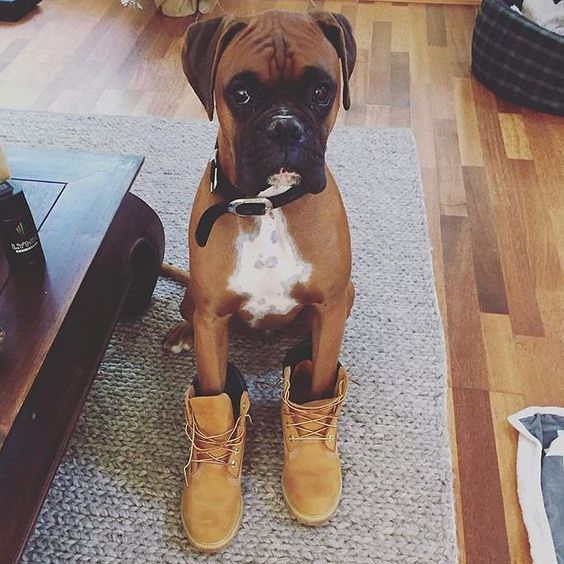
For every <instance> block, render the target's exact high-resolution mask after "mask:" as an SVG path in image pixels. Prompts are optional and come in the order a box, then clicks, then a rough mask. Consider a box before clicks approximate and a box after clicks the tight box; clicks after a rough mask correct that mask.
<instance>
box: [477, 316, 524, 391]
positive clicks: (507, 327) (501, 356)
mask: <svg viewBox="0 0 564 564" xmlns="http://www.w3.org/2000/svg"><path fill="white" fill-rule="evenodd" d="M481 320H482V332H483V336H484V345H485V348H486V358H487V361H488V382H489V389H490V390H491V391H495V392H501V393H508V394H521V395H523V394H524V393H526V390H527V384H526V382H527V379H528V378H529V375H528V374H526V373H525V371H524V370H523V366H522V363H521V362H520V361H519V358H518V356H517V342H516V340H515V337H514V335H513V331H512V330H511V321H510V320H509V317H508V316H507V315H502V314H491V313H486V314H482V316H481Z"/></svg>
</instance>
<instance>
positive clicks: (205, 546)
mask: <svg viewBox="0 0 564 564" xmlns="http://www.w3.org/2000/svg"><path fill="white" fill-rule="evenodd" d="M180 517H181V519H182V526H183V527H184V533H185V534H186V536H187V537H188V540H189V541H190V543H191V544H192V546H194V547H195V548H197V549H198V550H201V551H202V552H218V551H220V550H222V549H224V548H225V547H226V546H227V545H228V544H229V543H230V542H231V541H232V540H233V539H234V538H235V536H236V535H237V533H238V532H239V527H240V526H241V521H242V520H243V499H242V498H241V508H240V509H239V516H238V517H237V523H236V524H235V526H234V527H233V529H232V530H231V531H230V532H229V533H228V534H227V536H225V537H224V538H222V539H221V540H219V541H216V542H211V543H208V542H199V541H197V540H196V539H194V537H192V536H191V535H190V533H189V532H188V527H187V526H186V522H185V521H184V515H183V513H182V512H180Z"/></svg>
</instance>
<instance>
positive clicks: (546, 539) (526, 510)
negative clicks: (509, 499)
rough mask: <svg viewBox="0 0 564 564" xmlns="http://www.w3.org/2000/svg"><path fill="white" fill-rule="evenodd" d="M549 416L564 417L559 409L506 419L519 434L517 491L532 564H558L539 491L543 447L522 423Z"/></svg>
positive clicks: (531, 411) (535, 409)
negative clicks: (543, 415) (524, 420)
mask: <svg viewBox="0 0 564 564" xmlns="http://www.w3.org/2000/svg"><path fill="white" fill-rule="evenodd" d="M542 413H551V414H555V415H561V416H563V417H564V408H561V407H528V408H526V409H523V410H521V411H519V412H518V413H514V414H513V415H511V416H510V417H508V420H509V423H511V425H513V427H515V429H517V431H519V442H518V446H517V489H518V494H519V503H520V505H521V511H522V513H523V521H524V522H525V527H526V528H527V533H528V535H529V543H530V545H531V556H532V558H533V562H534V564H557V561H556V554H555V549H554V543H553V541H552V533H551V530H550V524H549V522H548V517H547V516H546V511H545V508H544V499H543V495H542V487H541V460H542V444H541V443H540V441H539V440H538V439H537V438H536V437H534V436H533V435H531V433H530V432H529V430H528V429H527V428H526V427H525V425H523V423H521V420H522V419H525V418H526V417H532V416H534V415H535V414H542Z"/></svg>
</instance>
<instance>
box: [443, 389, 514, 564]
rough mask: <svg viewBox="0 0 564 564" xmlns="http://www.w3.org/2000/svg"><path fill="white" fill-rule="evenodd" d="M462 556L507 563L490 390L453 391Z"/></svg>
mask: <svg viewBox="0 0 564 564" xmlns="http://www.w3.org/2000/svg"><path fill="white" fill-rule="evenodd" d="M452 397H453V405H454V412H455V421H456V442H457V445H458V469H459V474H460V495H461V498H462V518H463V522H464V547H465V550H466V561H467V562H468V563H470V564H474V563H476V564H477V563H482V562H491V563H496V564H497V563H498V562H499V563H501V562H504V563H505V562H510V555H509V545H508V540H507V532H506V526H505V511H504V505H503V497H502V491H501V483H500V475H499V467H498V463H497V453H496V444H495V435H494V430H493V424H492V412H491V406H490V398H489V392H487V391H485V390H470V389H459V388H454V389H453V391H452Z"/></svg>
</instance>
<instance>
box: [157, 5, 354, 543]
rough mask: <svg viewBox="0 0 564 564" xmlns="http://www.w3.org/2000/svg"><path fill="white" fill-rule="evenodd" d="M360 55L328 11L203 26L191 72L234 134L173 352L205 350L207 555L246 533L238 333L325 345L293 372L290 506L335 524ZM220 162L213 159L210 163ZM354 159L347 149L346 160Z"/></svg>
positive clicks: (208, 181)
mask: <svg viewBox="0 0 564 564" xmlns="http://www.w3.org/2000/svg"><path fill="white" fill-rule="evenodd" d="M355 57H356V45H355V41H354V39H353V36H352V31H351V27H350V24H349V22H348V21H347V20H346V18H344V17H343V16H341V15H338V14H331V13H328V12H323V11H315V12H310V13H307V14H301V13H291V12H284V11H269V12H265V13H262V14H259V15H255V16H249V17H243V18H238V17H233V16H223V17H216V18H213V19H210V20H207V21H202V22H198V23H195V24H193V25H191V26H190V27H189V28H188V30H187V32H186V36H185V39H184V45H183V50H182V64H183V68H184V72H185V74H186V76H187V78H188V81H189V82H190V84H191V86H192V88H193V89H194V91H195V93H196V94H197V96H198V98H199V99H200V101H201V102H202V104H203V105H204V107H205V109H206V111H207V114H208V116H209V118H210V120H211V119H213V115H214V108H215V111H216V112H217V117H218V120H219V133H218V136H217V143H216V147H215V150H214V151H213V156H212V158H211V159H210V162H209V163H208V166H207V168H206V170H205V172H204V175H203V178H202V181H201V183H200V185H199V188H198V191H197V194H196V198H195V201H194V205H193V207H192V213H191V218H190V225H189V230H188V242H189V253H190V274H189V275H188V274H187V273H184V274H180V275H179V272H180V271H179V270H178V269H175V268H174V267H165V272H166V273H167V274H169V275H172V276H173V277H176V278H179V279H181V280H182V281H183V282H185V283H186V285H187V289H186V294H185V297H184V300H183V302H182V305H181V313H182V316H183V317H184V319H185V321H184V322H182V323H180V324H179V325H177V326H176V327H174V328H173V329H172V330H171V331H170V332H169V334H168V335H167V337H166V338H165V341H164V346H165V348H167V349H170V350H172V351H174V352H180V351H181V350H183V349H188V348H190V347H191V346H192V344H193V345H194V347H195V354H196V367H197V376H196V378H195V379H194V382H193V383H192V385H191V386H190V388H189V389H188V392H187V394H186V418H187V424H186V431H187V434H188V436H189V438H190V445H191V446H190V455H189V460H188V464H187V465H186V467H185V482H186V483H185V487H184V491H183V496H182V511H181V515H182V520H183V524H184V528H185V531H186V534H187V535H188V538H189V539H190V541H191V542H192V543H193V544H194V545H195V546H196V547H197V548H199V549H201V550H205V551H215V550H219V549H221V548H223V547H224V546H225V545H226V544H227V543H228V542H229V541H230V540H231V539H232V538H233V537H234V536H235V534H236V532H237V530H238V527H239V524H240V522H241V517H242V512H243V501H242V496H241V468H242V458H243V450H244V443H245V432H246V417H247V414H248V410H249V395H248V392H247V389H246V386H245V383H244V379H243V377H242V376H241V374H240V373H239V371H238V370H237V368H236V367H235V366H234V365H232V364H230V363H228V362H227V353H228V341H229V330H230V326H232V325H233V323H234V322H235V321H236V320H238V321H239V323H241V322H242V323H243V324H245V325H247V326H250V327H252V328H254V329H269V330H270V329H274V328H280V327H284V326H287V325H289V324H291V323H292V324H294V325H296V326H299V327H302V328H305V329H306V330H307V332H308V333H309V334H310V338H309V339H308V341H306V342H305V343H304V344H302V345H300V346H298V347H295V348H294V349H292V350H291V351H290V352H289V353H288V354H287V355H286V359H285V361H284V366H283V374H282V381H283V392H282V402H281V404H282V427H283V435H284V447H285V448H284V450H285V459H284V473H283V477H282V491H283V494H284V498H285V500H286V503H287V505H288V508H289V510H290V512H291V513H292V514H293V515H294V517H296V518H297V519H298V520H299V521H301V522H302V523H305V524H307V525H320V524H322V523H324V522H326V521H327V520H328V519H329V518H330V517H331V516H332V515H333V513H334V512H335V510H336V508H337V505H338V502H339V499H340V495H341V467H340V462H339V456H338V452H337V433H336V431H337V418H338V416H339V413H340V407H341V403H342V402H343V399H344V397H345V395H346V391H347V385H348V375H347V373H346V370H345V369H344V368H343V367H342V366H341V365H340V364H339V361H338V359H339V352H340V348H341V341H342V338H343V333H344V329H345V323H346V320H347V317H348V315H349V312H350V310H351V307H352V303H353V299H354V288H353V285H352V283H351V280H350V275H351V244H350V235H349V228H348V224H347V217H346V213H345V209H344V207H343V202H342V200H341V196H340V193H339V190H338V188H337V185H336V184H335V180H334V179H333V177H332V175H331V173H330V172H329V170H328V168H327V166H326V164H325V148H326V143H327V138H328V136H329V133H330V132H331V130H332V128H333V125H334V123H335V119H336V116H337V112H338V109H339V106H340V100H341V99H342V103H343V106H344V107H345V109H348V108H349V106H350V97H349V78H350V75H351V73H352V71H353V67H354V64H355ZM211 149H212V147H210V150H211ZM343 150H347V148H346V147H343Z"/></svg>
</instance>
